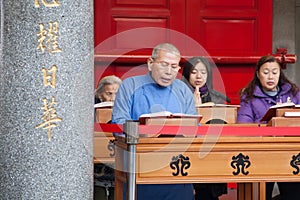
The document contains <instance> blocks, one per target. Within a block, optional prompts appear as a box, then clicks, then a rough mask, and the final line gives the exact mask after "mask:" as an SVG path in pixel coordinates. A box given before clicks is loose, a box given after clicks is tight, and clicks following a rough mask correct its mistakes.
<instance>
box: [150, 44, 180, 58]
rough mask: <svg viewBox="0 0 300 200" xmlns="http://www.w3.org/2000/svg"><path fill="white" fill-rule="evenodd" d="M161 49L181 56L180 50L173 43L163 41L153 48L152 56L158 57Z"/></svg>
mask: <svg viewBox="0 0 300 200" xmlns="http://www.w3.org/2000/svg"><path fill="white" fill-rule="evenodd" d="M160 50H163V51H166V52H169V53H172V54H176V55H178V56H179V57H180V51H179V50H178V49H177V47H175V46H174V45H173V44H170V43H161V44H159V45H157V46H155V47H154V48H153V51H152V58H153V59H156V58H158V52H159V51H160Z"/></svg>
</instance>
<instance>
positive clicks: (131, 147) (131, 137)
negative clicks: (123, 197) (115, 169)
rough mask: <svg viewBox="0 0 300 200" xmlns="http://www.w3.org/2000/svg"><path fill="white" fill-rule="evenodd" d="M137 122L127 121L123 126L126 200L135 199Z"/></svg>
mask: <svg viewBox="0 0 300 200" xmlns="http://www.w3.org/2000/svg"><path fill="white" fill-rule="evenodd" d="M138 125H139V122H138V121H132V120H127V121H126V122H125V124H124V126H123V131H124V133H125V135H126V143H127V147H128V149H127V151H128V156H127V158H128V160H127V170H128V172H127V200H135V199H136V162H135V161H136V144H138V141H139V132H138V127H139V126H138Z"/></svg>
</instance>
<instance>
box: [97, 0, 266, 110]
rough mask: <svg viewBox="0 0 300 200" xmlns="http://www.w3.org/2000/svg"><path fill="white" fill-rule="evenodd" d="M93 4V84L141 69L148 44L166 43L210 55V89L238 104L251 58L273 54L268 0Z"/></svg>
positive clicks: (150, 0)
mask: <svg viewBox="0 0 300 200" xmlns="http://www.w3.org/2000/svg"><path fill="white" fill-rule="evenodd" d="M94 6H95V9H94V10H95V11H94V12H95V15H94V16H95V86H96V85H97V83H98V81H99V80H100V78H101V77H103V76H105V75H110V74H115V75H117V76H120V77H121V78H122V79H124V78H126V77H128V76H133V75H139V74H144V73H146V72H147V68H146V66H145V65H143V64H144V63H146V60H147V57H148V56H150V53H151V48H152V47H153V46H155V45H156V44H157V43H160V42H165V41H168V42H172V43H174V44H175V45H176V46H177V47H178V48H179V49H180V50H181V52H182V55H183V57H184V58H188V57H190V56H201V55H204V56H211V57H212V59H213V60H214V61H215V62H216V65H217V69H218V70H216V73H215V76H214V85H215V89H217V90H221V91H223V89H225V91H226V95H227V96H229V98H231V100H232V104H239V96H238V92H239V90H240V89H241V88H242V87H244V86H245V85H246V84H247V83H248V81H250V79H251V78H252V76H253V72H254V67H255V60H253V59H251V58H253V57H259V56H262V55H264V54H268V53H272V52H271V51H272V0H243V1H241V0H226V1H224V0H95V1H94ZM146 27H148V28H146ZM149 27H152V28H149ZM224 57H229V58H231V59H229V60H227V61H226V62H223V60H224ZM117 58H118V59H117ZM247 58H249V60H251V61H250V62H248V61H247ZM235 60H245V62H241V61H239V62H235ZM183 61H184V59H183ZM218 72H220V73H218ZM178 77H179V78H180V75H179V76H178ZM220 80H223V81H220Z"/></svg>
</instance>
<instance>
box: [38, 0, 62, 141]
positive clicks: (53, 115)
mask: <svg viewBox="0 0 300 200" xmlns="http://www.w3.org/2000/svg"><path fill="white" fill-rule="evenodd" d="M34 5H35V7H36V8H39V7H40V6H41V5H43V6H45V7H58V6H60V4H59V3H58V2H57V0H52V1H50V0H49V1H46V0H34ZM58 28H59V23H58V21H54V22H53V21H50V22H49V23H48V27H45V23H40V24H39V32H37V33H36V35H37V37H38V39H37V43H38V44H37V48H36V49H37V50H41V51H42V53H44V52H45V51H48V52H49V54H50V55H52V54H54V53H60V52H62V49H61V48H59V45H58V37H59V29H58ZM41 70H42V74H43V77H42V78H43V86H44V88H48V86H49V87H50V90H51V89H52V90H53V89H55V88H56V81H57V77H56V76H57V65H55V64H54V65H52V67H51V68H49V69H46V68H45V67H42V69H41ZM49 99H50V100H49ZM42 102H43V106H42V107H41V110H42V111H43V115H42V117H41V120H42V122H41V123H40V124H38V125H36V127H35V128H36V129H39V128H42V129H44V130H47V132H48V140H49V141H51V138H52V128H54V127H57V126H58V122H61V121H62V118H60V117H58V115H57V110H56V108H55V106H57V105H58V102H57V101H56V100H55V97H54V96H52V97H51V98H47V97H43V98H42Z"/></svg>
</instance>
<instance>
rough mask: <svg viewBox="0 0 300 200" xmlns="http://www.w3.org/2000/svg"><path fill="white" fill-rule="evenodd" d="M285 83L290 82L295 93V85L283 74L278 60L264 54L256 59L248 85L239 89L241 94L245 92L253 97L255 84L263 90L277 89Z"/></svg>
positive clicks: (248, 96)
mask: <svg viewBox="0 0 300 200" xmlns="http://www.w3.org/2000/svg"><path fill="white" fill-rule="evenodd" d="M285 83H289V84H291V86H292V88H291V90H292V92H293V94H296V92H297V90H298V89H297V86H296V85H295V84H294V83H292V82H291V81H290V80H288V78H287V77H286V76H285V74H284V73H283V71H282V68H281V65H280V63H279V62H278V60H277V59H276V58H275V57H274V56H272V55H265V56H262V57H261V58H260V59H259V60H258V62H257V64H256V69H255V72H254V77H253V79H252V80H251V82H250V83H249V84H248V86H247V87H246V88H245V89H242V90H241V95H243V94H245V95H246V96H247V99H249V98H252V97H253V93H254V89H255V87H256V86H260V87H261V88H262V89H263V90H264V91H277V90H279V88H280V86H281V85H283V84H285Z"/></svg>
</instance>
